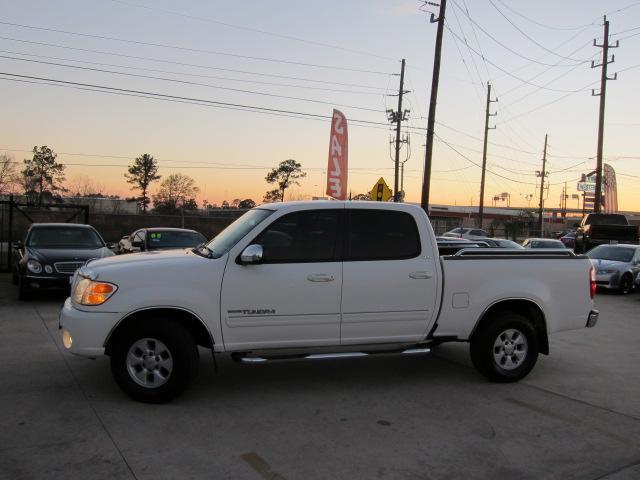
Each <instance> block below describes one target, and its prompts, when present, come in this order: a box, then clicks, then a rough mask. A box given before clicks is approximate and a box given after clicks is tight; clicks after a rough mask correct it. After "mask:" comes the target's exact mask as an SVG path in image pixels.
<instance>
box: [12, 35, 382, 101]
mask: <svg viewBox="0 0 640 480" xmlns="http://www.w3.org/2000/svg"><path fill="white" fill-rule="evenodd" d="M0 40H9V41H12V42H19V43H28V44H30V45H40V46H45V47H53V48H61V49H66V50H74V51H78V52H85V53H97V54H99V55H110V56H114V57H122V58H128V59H132V60H145V61H151V62H157V63H165V64H171V65H179V66H183V67H195V68H202V69H206V70H217V71H224V72H232V73H241V74H244V75H257V76H261V77H270V78H283V79H288V80H299V81H303V82H313V83H321V84H327V85H344V86H356V87H360V88H376V89H379V88H378V87H373V86H368V85H359V84H349V83H339V82H332V81H326V80H316V79H312V78H305V77H297V76H290V75H279V74H274V73H262V72H254V71H249V70H238V69H233V68H223V67H213V66H210V65H201V64H196V63H185V62H177V61H172V60H164V59H160V58H153V57H141V56H136V55H127V54H124V53H116V52H109V51H106V50H92V49H89V48H81V47H71V46H69V45H60V44H56V43H47V42H37V41H33V40H23V39H20V38H13V37H4V36H0ZM84 63H86V62H84ZM125 68H126V67H125ZM129 68H131V67H129ZM307 88H310V87H307ZM342 91H344V92H345V93H363V92H354V91H351V90H342ZM367 93H369V92H367ZM376 95H377V93H376Z"/></svg>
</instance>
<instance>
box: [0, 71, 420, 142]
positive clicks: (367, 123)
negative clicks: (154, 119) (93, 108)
mask: <svg viewBox="0 0 640 480" xmlns="http://www.w3.org/2000/svg"><path fill="white" fill-rule="evenodd" d="M2 75H4V76H6V77H12V78H6V77H5V78H3V77H2ZM0 80H6V81H13V82H19V83H28V84H35V85H47V86H56V87H64V88H72V89H76V90H84V91H91V92H99V93H109V94H114V95H122V96H128V97H136V98H145V99H150V100H162V101H168V102H175V103H182V104H187V105H199V106H206V107H213V108H222V109H227V110H236V111H240V112H253V113H261V114H265V115H274V116H280V117H290V118H298V119H305V120H319V121H324V120H325V119H330V118H331V116H329V115H321V114H315V113H308V112H300V111H294V110H281V109H276V108H267V107H261V106H257V105H246V104H236V103H229V102H220V101H216V100H207V99H200V98H192V97H182V96H178V95H168V94H162V93H155V92H148V91H144V90H130V89H126V88H115V87H108V86H104V85H94V84H87V83H81V82H71V81H65V80H57V79H52V78H44V77H34V76H29V75H18V74H13V73H8V72H0ZM47 82H49V83H47ZM349 122H350V123H351V124H352V125H355V126H358V127H367V128H377V129H382V130H388V128H389V125H388V124H387V123H383V122H375V121H371V120H361V119H356V118H350V119H349ZM406 128H408V129H413V130H418V131H422V132H423V131H424V130H426V129H425V128H422V127H406Z"/></svg>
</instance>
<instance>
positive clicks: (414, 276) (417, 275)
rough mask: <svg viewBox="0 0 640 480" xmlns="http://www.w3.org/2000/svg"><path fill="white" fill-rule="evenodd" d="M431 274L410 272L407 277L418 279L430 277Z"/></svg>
mask: <svg viewBox="0 0 640 480" xmlns="http://www.w3.org/2000/svg"><path fill="white" fill-rule="evenodd" d="M431 277H433V274H432V273H431V272H411V273H410V274H409V278H413V279H414V280H420V279H425V278H431Z"/></svg>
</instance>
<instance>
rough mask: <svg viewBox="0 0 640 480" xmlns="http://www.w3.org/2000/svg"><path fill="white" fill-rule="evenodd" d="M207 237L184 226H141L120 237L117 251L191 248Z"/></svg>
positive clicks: (204, 240)
mask: <svg viewBox="0 0 640 480" xmlns="http://www.w3.org/2000/svg"><path fill="white" fill-rule="evenodd" d="M206 241H207V239H206V238H205V236H204V235H202V234H201V233H200V232H196V231H195V230H187V229H184V228H141V229H140V230H136V231H135V232H133V233H132V234H131V235H128V236H126V237H122V240H120V243H119V244H118V249H117V250H118V253H133V252H147V251H150V250H173V249H177V248H193V247H197V246H198V245H200V244H201V243H204V242H206Z"/></svg>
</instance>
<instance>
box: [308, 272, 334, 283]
mask: <svg viewBox="0 0 640 480" xmlns="http://www.w3.org/2000/svg"><path fill="white" fill-rule="evenodd" d="M307 280H309V281H310V282H333V275H328V274H326V273H314V274H311V275H307Z"/></svg>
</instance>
